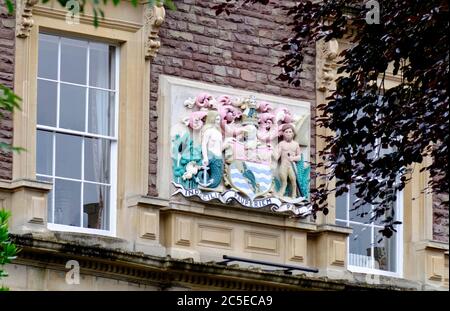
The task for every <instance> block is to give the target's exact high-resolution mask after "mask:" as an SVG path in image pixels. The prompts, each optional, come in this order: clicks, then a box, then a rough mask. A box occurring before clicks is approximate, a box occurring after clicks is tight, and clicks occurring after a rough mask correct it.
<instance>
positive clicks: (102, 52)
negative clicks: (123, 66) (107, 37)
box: [89, 43, 114, 89]
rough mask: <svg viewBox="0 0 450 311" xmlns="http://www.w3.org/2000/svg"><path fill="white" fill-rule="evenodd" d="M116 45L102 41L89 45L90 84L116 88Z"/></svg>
mask: <svg viewBox="0 0 450 311" xmlns="http://www.w3.org/2000/svg"><path fill="white" fill-rule="evenodd" d="M113 56H114V47H112V46H111V47H110V46H109V45H107V44H102V43H90V45H89V85H92V86H97V87H101V88H105V89H114V75H113V70H114V58H113Z"/></svg>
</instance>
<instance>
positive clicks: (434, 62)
mask: <svg viewBox="0 0 450 311" xmlns="http://www.w3.org/2000/svg"><path fill="white" fill-rule="evenodd" d="M268 2H269V0H242V1H238V0H237V1H233V0H227V1H226V3H222V4H220V5H217V6H216V7H215V9H216V13H221V12H225V13H227V14H230V12H231V11H232V10H233V9H238V8H239V6H238V4H239V3H240V4H241V5H243V6H248V5H252V4H255V3H259V4H268ZM378 3H379V4H380V9H381V14H380V21H381V22H380V24H368V23H367V22H366V20H365V18H366V14H370V12H369V11H370V9H371V7H370V6H368V8H366V6H365V5H364V4H363V1H359V0H326V1H306V0H300V1H297V2H295V3H293V2H291V3H290V5H282V6H281V7H282V8H283V9H284V11H285V12H286V14H287V15H288V16H289V17H291V21H290V23H289V25H290V27H291V29H292V33H291V34H290V37H289V38H287V39H286V40H285V41H283V42H282V48H283V50H284V51H286V55H285V56H284V57H283V58H282V59H281V60H280V61H279V63H278V65H279V66H281V67H282V68H283V73H282V74H281V75H280V77H279V78H280V79H281V80H283V81H287V82H289V83H292V84H294V85H296V86H300V87H301V80H300V73H301V72H302V70H303V69H302V64H303V55H304V54H305V51H306V50H307V49H308V48H311V46H313V44H314V43H316V42H317V41H319V40H325V41H329V40H334V39H342V38H346V39H349V40H350V41H351V42H352V45H351V47H350V48H348V49H346V50H344V51H343V52H342V53H341V55H340V57H341V61H340V62H339V64H338V73H340V74H341V75H340V76H339V77H338V78H337V80H336V83H337V85H336V90H334V91H333V93H332V94H331V96H330V97H329V98H328V100H329V102H328V103H327V104H326V105H322V106H319V107H318V108H319V110H320V112H321V113H320V115H319V116H318V118H317V120H316V122H317V125H318V126H321V127H326V128H329V129H331V130H332V131H333V132H334V133H335V135H333V136H326V137H323V138H324V139H325V141H326V143H327V147H326V148H325V150H323V151H321V152H320V154H319V155H320V158H321V161H320V162H321V163H318V164H317V168H326V169H327V173H326V174H318V173H317V177H318V178H319V179H318V180H317V181H316V184H317V188H316V189H312V190H311V197H312V199H313V201H314V204H313V208H314V211H315V212H317V211H320V210H322V211H323V212H325V213H327V212H328V207H327V196H328V195H329V194H330V193H331V192H334V191H335V192H336V195H340V194H342V193H345V192H347V191H348V185H349V184H353V185H355V186H356V189H357V193H356V195H357V197H359V198H360V200H359V202H357V203H356V204H355V205H354V208H355V209H358V208H359V207H361V206H362V205H363V204H366V203H369V204H373V205H374V209H375V216H374V217H373V218H372V220H374V219H375V218H379V217H381V216H383V215H392V213H391V210H392V206H393V204H392V203H393V202H394V201H395V200H396V195H395V193H396V191H400V190H402V189H404V187H405V184H406V183H407V182H408V181H409V179H408V173H410V172H409V171H408V170H407V169H406V168H409V167H413V168H414V163H421V162H422V161H423V159H424V157H425V156H426V155H430V156H431V157H432V159H433V161H431V162H432V163H431V164H429V165H427V166H425V167H424V170H426V171H428V172H429V174H430V176H431V178H430V182H429V185H428V186H429V189H427V190H430V189H431V190H433V191H434V192H436V193H441V192H448V189H449V188H448V178H447V171H448V157H447V152H448V150H447V146H448V143H449V128H448V125H449V123H448V115H449V105H448V99H449V98H448V92H447V90H448V73H449V62H448V60H449V54H448V33H449V22H448V2H447V1H445V0H429V1H422V0H396V1H393V0H380V1H378ZM350 33H351V37H350V36H349V35H348V34H350ZM389 66H392V68H393V74H394V75H395V76H397V77H398V78H399V81H400V82H399V84H398V85H397V86H395V87H392V88H390V89H386V88H385V84H384V79H385V75H386V71H387V70H388V67H389ZM377 80H378V83H377ZM380 81H381V82H380ZM317 171H318V170H316V172H317ZM333 177H336V178H337V180H338V181H337V184H336V188H335V189H329V187H328V183H329V181H330V180H331V179H332V178H333ZM392 190H394V191H392ZM443 204H444V205H445V206H447V208H448V201H447V202H444V203H443ZM384 222H385V228H384V230H383V231H382V233H383V234H384V235H385V236H390V235H392V232H393V231H395V229H394V225H395V224H397V222H395V221H394V218H393V217H391V216H386V219H385V221H384Z"/></svg>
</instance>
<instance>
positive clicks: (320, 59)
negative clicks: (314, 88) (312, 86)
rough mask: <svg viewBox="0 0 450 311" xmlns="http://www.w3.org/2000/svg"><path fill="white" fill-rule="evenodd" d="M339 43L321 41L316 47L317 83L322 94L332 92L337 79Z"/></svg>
mask: <svg viewBox="0 0 450 311" xmlns="http://www.w3.org/2000/svg"><path fill="white" fill-rule="evenodd" d="M338 52H339V43H338V42H337V41H336V40H331V41H328V42H324V41H319V42H318V43H317V47H316V55H317V81H318V89H319V91H321V92H326V91H329V90H330V87H331V85H332V83H333V81H334V80H335V79H336V70H335V69H336V64H335V61H336V58H337V57H338Z"/></svg>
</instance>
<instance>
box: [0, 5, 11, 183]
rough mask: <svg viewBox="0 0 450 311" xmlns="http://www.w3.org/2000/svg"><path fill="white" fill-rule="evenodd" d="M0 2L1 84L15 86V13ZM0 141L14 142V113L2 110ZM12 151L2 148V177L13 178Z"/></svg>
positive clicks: (0, 177)
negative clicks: (11, 12)
mask: <svg viewBox="0 0 450 311" xmlns="http://www.w3.org/2000/svg"><path fill="white" fill-rule="evenodd" d="M4 3H5V2H4V1H2V2H0V84H3V85H5V86H7V87H10V88H12V87H13V80H14V38H15V36H14V31H15V30H14V28H15V17H14V16H15V15H8V13H7V12H8V11H7V9H6V7H5V5H4ZM1 113H2V114H3V116H1V117H0V142H3V143H7V144H11V143H12V115H11V113H9V112H5V111H1ZM11 176H12V153H11V152H9V151H8V152H7V151H4V150H0V179H11Z"/></svg>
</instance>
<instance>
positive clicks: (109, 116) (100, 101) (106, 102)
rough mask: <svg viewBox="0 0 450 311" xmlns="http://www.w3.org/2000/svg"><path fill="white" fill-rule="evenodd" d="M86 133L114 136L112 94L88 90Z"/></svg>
mask: <svg viewBox="0 0 450 311" xmlns="http://www.w3.org/2000/svg"><path fill="white" fill-rule="evenodd" d="M88 123H89V124H88V131H89V132H90V133H95V134H101V135H105V136H114V93H113V92H108V91H102V90H95V89H90V90H89V115H88Z"/></svg>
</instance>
